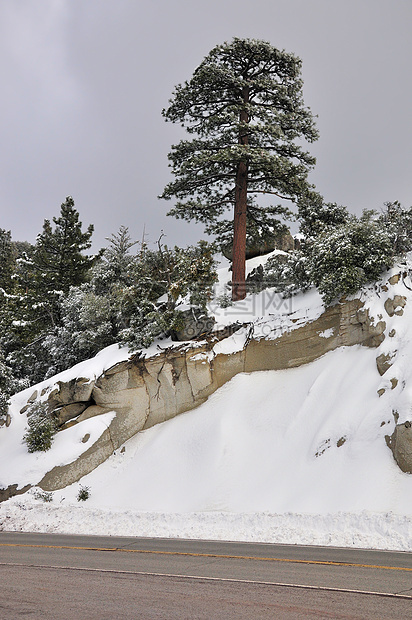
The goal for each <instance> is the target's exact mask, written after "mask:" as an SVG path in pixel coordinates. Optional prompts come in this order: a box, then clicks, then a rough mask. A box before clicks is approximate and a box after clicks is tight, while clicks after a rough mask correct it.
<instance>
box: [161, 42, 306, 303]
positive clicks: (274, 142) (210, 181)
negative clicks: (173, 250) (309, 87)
mask: <svg viewBox="0 0 412 620" xmlns="http://www.w3.org/2000/svg"><path fill="white" fill-rule="evenodd" d="M302 87H303V82H302V79H301V60H300V59H299V58H298V57H296V56H294V55H293V54H289V53H286V52H285V51H279V50H277V49H276V48H274V47H273V46H272V45H271V44H270V43H268V42H265V41H259V40H254V39H238V38H235V39H233V41H232V42H231V43H224V44H223V45H218V46H217V47H215V48H214V49H213V50H212V51H211V52H210V53H209V54H208V55H207V56H206V58H205V59H204V60H203V61H202V63H201V64H200V65H199V67H198V68H197V69H196V70H195V72H194V74H193V76H192V78H191V80H190V81H189V82H185V83H184V84H182V85H178V86H177V87H176V88H175V91H174V94H173V98H172V99H171V100H170V102H169V103H170V105H169V107H168V108H167V109H165V110H163V112H162V113H163V116H164V117H165V119H166V120H167V121H171V122H173V123H180V124H181V125H182V126H183V127H184V128H185V129H186V130H187V132H188V133H189V134H190V135H191V136H192V137H191V139H190V140H182V141H181V142H179V143H178V144H177V145H174V146H172V150H171V152H170V153H169V156H168V157H169V160H170V166H171V168H172V173H173V175H174V177H175V178H174V180H173V181H172V182H171V183H169V184H168V185H167V186H166V187H165V189H164V190H163V194H162V195H161V198H165V199H171V198H172V197H175V198H177V202H176V205H175V206H174V207H173V208H172V209H171V210H170V211H169V215H173V216H175V217H177V218H181V219H185V220H188V221H190V220H192V219H193V220H195V221H198V222H202V223H203V224H205V229H206V232H208V233H210V234H214V233H217V232H219V230H221V226H222V225H221V221H222V216H223V215H224V213H225V211H226V210H227V209H230V210H232V209H234V250H233V279H234V280H235V279H236V278H239V279H240V280H241V278H242V268H241V265H240V271H239V269H237V268H236V263H237V262H238V261H239V260H240V263H241V262H242V260H243V263H244V254H245V249H244V248H245V237H246V221H249V222H253V225H254V227H255V230H256V234H257V235H261V236H263V237H264V236H265V235H269V236H270V235H271V234H272V235H273V234H274V232H275V231H276V232H277V231H278V227H279V224H278V214H279V205H267V206H262V204H261V202H262V201H261V200H260V201H258V200H257V199H258V197H259V196H260V195H272V196H275V199H276V200H290V201H292V202H296V200H298V198H299V197H300V196H301V195H303V194H304V193H305V192H306V191H307V190H308V188H309V187H310V186H309V184H308V181H307V175H308V172H309V170H310V169H311V168H312V167H313V166H314V164H315V159H314V157H312V156H311V155H310V154H309V153H308V152H306V151H305V150H304V149H303V148H302V146H301V144H300V142H301V140H302V138H304V139H306V140H307V141H308V142H313V141H315V140H316V139H317V138H318V133H317V130H316V128H315V123H314V118H313V115H312V113H311V111H310V110H309V109H308V108H307V107H305V106H304V103H303V95H302ZM237 237H238V238H237ZM242 253H243V258H242V256H241V255H242ZM238 254H239V256H238ZM243 271H244V267H243ZM243 296H244V295H243ZM235 298H236V295H235ZM238 298H242V293H241V294H240V297H238Z"/></svg>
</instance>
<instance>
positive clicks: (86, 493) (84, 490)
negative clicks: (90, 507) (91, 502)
mask: <svg viewBox="0 0 412 620" xmlns="http://www.w3.org/2000/svg"><path fill="white" fill-rule="evenodd" d="M89 497H90V487H83V486H81V485H80V489H79V492H78V493H77V501H78V502H85V501H86V500H87V499H89Z"/></svg>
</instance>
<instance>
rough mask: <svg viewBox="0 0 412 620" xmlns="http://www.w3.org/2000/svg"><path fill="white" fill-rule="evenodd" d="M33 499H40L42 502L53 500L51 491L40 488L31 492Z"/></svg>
mask: <svg viewBox="0 0 412 620" xmlns="http://www.w3.org/2000/svg"><path fill="white" fill-rule="evenodd" d="M33 497H34V499H40V500H41V501H42V502H46V503H49V502H52V501H53V493H52V492H51V491H42V490H41V489H36V490H35V491H34V493H33Z"/></svg>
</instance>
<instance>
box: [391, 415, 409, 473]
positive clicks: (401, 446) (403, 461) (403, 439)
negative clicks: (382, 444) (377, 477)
mask: <svg viewBox="0 0 412 620" xmlns="http://www.w3.org/2000/svg"><path fill="white" fill-rule="evenodd" d="M385 439H386V443H387V445H388V447H389V448H390V449H391V451H392V454H393V458H394V459H395V461H396V463H397V465H398V467H399V468H400V469H401V470H402V471H403V472H405V473H406V474H412V423H411V422H410V421H409V420H408V421H406V422H404V423H403V424H397V425H396V426H395V430H394V431H393V433H392V435H390V436H389V435H386V437H385Z"/></svg>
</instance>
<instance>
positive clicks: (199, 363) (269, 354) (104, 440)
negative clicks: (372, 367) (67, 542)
mask: <svg viewBox="0 0 412 620" xmlns="http://www.w3.org/2000/svg"><path fill="white" fill-rule="evenodd" d="M363 306H364V305H363V303H362V302H361V301H359V300H352V301H343V302H341V303H339V304H337V305H335V306H333V307H330V308H327V309H326V310H325V312H324V313H323V314H322V315H321V316H320V317H319V318H318V319H316V320H314V321H312V322H310V323H304V324H302V325H301V326H300V327H295V329H293V330H291V331H286V332H285V333H284V334H282V335H281V336H279V337H277V338H273V339H270V337H269V338H254V336H253V333H252V332H250V334H249V336H248V337H247V338H246V340H245V345H244V347H243V348H242V349H240V350H237V351H235V352H234V353H231V354H224V353H217V354H216V352H215V351H214V347H215V345H216V344H217V342H218V341H219V340H220V339H221V338H222V337H223V336H228V334H227V332H223V333H221V334H219V333H218V334H216V335H213V336H210V337H208V338H207V339H206V340H204V341H202V342H193V343H190V344H189V345H188V344H187V343H185V344H183V345H178V346H174V347H171V348H168V349H166V350H163V351H160V352H159V353H158V354H157V355H155V356H154V357H151V358H144V357H142V356H140V355H135V356H133V357H131V358H130V359H129V360H127V361H123V362H120V363H119V364H116V365H115V366H113V367H112V368H109V369H108V370H107V371H106V372H105V373H104V374H103V375H102V376H100V377H98V378H97V379H96V381H89V380H87V379H84V378H83V379H77V380H74V381H71V382H68V383H62V382H60V383H59V384H58V386H57V388H56V389H55V390H54V391H53V392H51V393H50V395H49V406H50V409H51V410H52V411H53V413H54V415H55V416H56V418H57V419H58V421H59V423H60V424H61V428H62V429H64V428H67V427H68V426H71V425H73V424H76V423H78V422H81V421H82V420H85V419H87V418H90V417H92V416H95V415H100V414H102V413H107V412H109V411H115V412H116V416H115V417H114V419H113V420H112V422H111V424H110V426H109V428H108V429H107V430H106V431H105V432H104V433H103V434H102V436H101V437H100V438H99V439H98V440H97V441H96V442H95V443H94V444H93V445H92V446H91V447H90V448H89V449H88V450H87V451H86V452H84V453H83V454H82V456H81V457H79V458H78V459H77V460H76V461H74V462H73V463H70V464H68V465H64V466H59V467H55V468H54V469H52V470H51V471H50V472H49V473H47V474H46V475H45V476H44V478H43V479H42V480H41V481H40V482H39V486H40V487H41V488H42V489H43V490H45V491H52V490H55V489H58V488H63V487H65V486H67V485H68V484H71V483H73V482H76V481H78V480H79V479H80V478H81V477H82V476H84V475H86V474H87V473H89V472H90V471H92V470H93V469H94V468H95V467H97V466H98V465H100V464H101V463H102V462H104V461H105V460H106V459H107V458H108V457H109V456H110V455H111V454H112V453H113V451H114V450H116V449H118V448H119V447H120V446H121V445H122V444H123V443H124V442H125V441H127V440H128V439H129V438H130V437H132V436H133V435H135V434H136V433H138V432H139V431H141V430H144V429H147V428H150V427H151V426H153V425H155V424H158V423H160V422H164V421H165V420H168V419H170V418H172V417H174V416H176V415H178V414H180V413H183V412H185V411H189V410H190V409H193V408H195V407H197V406H199V405H200V404H201V403H203V402H204V401H205V400H206V399H207V398H208V397H209V396H210V395H211V394H212V393H213V392H214V391H215V390H216V389H217V388H219V387H221V386H222V385H223V384H225V383H226V382H227V381H229V380H230V379H231V378H232V377H234V376H235V375H236V374H238V373H240V372H254V371H259V370H280V369H285V368H292V367H296V366H300V365H302V364H306V363H309V362H312V361H314V360H315V359H317V358H318V357H320V356H321V355H324V354H325V353H327V352H328V351H332V350H334V349H336V348H337V347H340V346H350V345H354V344H361V345H364V346H368V347H376V346H379V344H380V343H381V342H382V341H383V339H384V333H383V332H384V330H385V327H386V325H385V322H384V321H379V322H378V323H377V324H375V322H374V320H373V318H372V317H370V316H369V313H368V311H367V310H366V309H365V308H364V307H363ZM238 327H241V326H238ZM233 329H235V328H233ZM77 407H78V409H77ZM77 412H79V413H77Z"/></svg>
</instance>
